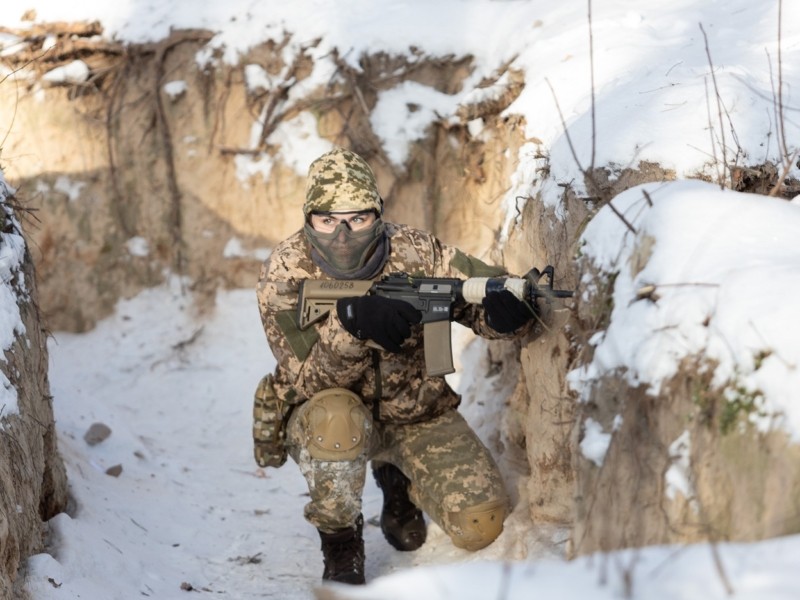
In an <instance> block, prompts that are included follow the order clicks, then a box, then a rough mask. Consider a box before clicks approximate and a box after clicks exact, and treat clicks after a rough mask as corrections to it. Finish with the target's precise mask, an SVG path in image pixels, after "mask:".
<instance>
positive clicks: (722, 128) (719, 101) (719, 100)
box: [699, 23, 728, 187]
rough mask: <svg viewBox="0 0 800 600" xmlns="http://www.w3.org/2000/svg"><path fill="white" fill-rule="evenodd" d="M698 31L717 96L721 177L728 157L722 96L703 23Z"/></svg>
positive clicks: (721, 184)
mask: <svg viewBox="0 0 800 600" xmlns="http://www.w3.org/2000/svg"><path fill="white" fill-rule="evenodd" d="M699 25H700V31H702V32H703V40H705V46H706V56H707V57H708V66H709V68H710V69H711V81H712V82H713V83H714V94H715V95H716V97H717V116H718V118H719V134H720V137H721V138H722V144H721V145H722V172H723V179H724V174H725V169H727V167H728V158H727V155H726V153H727V150H726V148H725V126H724V125H723V121H722V98H721V96H720V93H719V86H718V85H717V75H716V73H715V72H714V61H713V60H712V59H711V49H710V48H709V47H708V36H707V35H706V30H705V29H704V28H703V24H702V23H699ZM720 186H721V187H724V184H723V181H720Z"/></svg>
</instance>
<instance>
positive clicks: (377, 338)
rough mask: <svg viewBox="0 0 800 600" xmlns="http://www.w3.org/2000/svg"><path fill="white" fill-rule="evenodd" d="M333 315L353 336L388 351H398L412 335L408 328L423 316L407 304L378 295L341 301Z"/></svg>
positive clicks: (338, 302)
mask: <svg viewBox="0 0 800 600" xmlns="http://www.w3.org/2000/svg"><path fill="white" fill-rule="evenodd" d="M336 312H337V313H338V315H339V320H340V321H341V322H342V325H344V328H345V329H346V330H347V331H348V332H350V333H351V334H352V335H353V336H355V337H357V338H358V339H360V340H372V341H374V342H377V343H378V344H380V345H381V346H383V347H384V348H386V349H387V350H388V351H389V352H400V345H401V344H402V343H403V342H404V341H405V339H406V338H407V337H408V336H410V335H411V325H416V324H417V323H419V322H420V321H421V320H422V314H421V313H420V312H419V311H418V310H417V309H416V308H414V307H413V306H411V305H410V304H409V303H408V302H405V301H404V300H396V299H394V298H383V297H381V296H355V297H352V298H341V299H340V300H338V301H337V302H336Z"/></svg>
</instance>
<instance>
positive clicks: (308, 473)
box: [257, 148, 533, 584]
mask: <svg viewBox="0 0 800 600" xmlns="http://www.w3.org/2000/svg"><path fill="white" fill-rule="evenodd" d="M303 213H304V215H305V225H304V227H303V229H302V230H300V231H298V232H296V233H295V234H294V235H292V236H290V237H289V238H288V239H286V240H284V241H283V242H281V243H280V244H278V246H277V247H276V248H275V250H274V251H273V252H272V255H271V256H270V257H269V258H268V259H267V261H266V262H265V263H264V265H263V267H262V269H261V276H260V279H259V283H258V303H259V309H260V312H261V318H262V321H263V324H264V329H265V331H266V334H267V338H268V341H269V345H270V348H271V349H272V352H273V354H274V355H275V358H276V359H277V367H276V369H275V373H274V375H272V376H271V377H269V378H268V379H267V381H266V383H267V384H268V386H269V389H268V390H267V391H266V393H267V394H274V398H276V399H277V400H276V401H277V402H278V404H279V405H282V406H287V407H289V408H290V409H291V410H288V411H283V412H281V415H283V414H284V413H286V416H285V418H284V419H283V424H284V426H285V440H286V443H285V447H286V451H287V452H288V454H289V456H291V457H292V459H293V460H294V461H295V462H296V463H297V465H298V466H299V467H300V470H301V472H302V474H303V476H304V477H305V479H306V481H307V483H308V489H309V492H310V497H311V500H310V501H309V502H308V504H306V506H305V518H306V519H307V520H308V521H309V522H310V523H311V524H312V525H314V526H315V527H316V528H317V530H318V531H319V535H320V539H321V544H322V553H323V558H324V573H323V576H322V578H323V579H324V580H333V581H338V582H345V583H351V584H360V583H364V541H363V537H362V527H363V517H362V514H361V495H362V492H363V489H364V482H365V477H366V472H367V464H368V462H369V461H371V467H372V473H373V476H374V477H375V480H376V482H377V485H378V487H379V488H380V489H381V490H382V492H383V509H382V513H381V517H380V525H381V530H382V532H383V534H384V536H385V538H386V540H387V541H388V542H389V543H390V544H391V545H392V546H394V547H395V548H396V549H398V550H402V551H411V550H416V549H418V548H419V547H420V546H422V544H423V543H424V542H425V537H426V532H427V530H426V524H425V519H424V517H423V511H424V513H427V514H428V516H429V517H430V518H431V519H432V520H433V521H435V522H436V523H437V524H438V525H439V526H440V527H441V528H442V529H443V530H444V531H445V532H446V533H447V534H448V535H449V536H450V538H451V539H452V541H453V543H454V544H455V545H456V546H457V547H459V548H465V549H467V550H478V549H481V548H483V547H485V546H487V545H489V544H490V543H491V542H492V541H494V539H495V538H497V536H498V535H500V532H501V531H502V528H503V521H504V519H505V517H506V515H507V514H508V512H509V501H508V496H507V495H506V492H505V490H504V487H503V483H502V479H501V476H500V473H499V471H498V468H497V465H496V463H495V461H494V459H493V458H492V456H491V454H490V453H489V451H488V450H487V448H486V447H485V446H484V445H483V444H482V443H481V441H480V440H479V439H478V437H477V436H476V435H475V433H474V432H473V431H472V430H471V429H470V427H469V425H468V424H467V423H466V421H465V420H464V418H463V417H462V416H461V415H460V413H459V412H458V411H457V406H458V404H459V400H460V399H459V396H458V395H457V394H456V393H455V392H454V391H453V390H452V389H451V388H450V387H449V386H448V384H447V383H446V381H445V379H444V377H428V376H427V375H426V373H425V361H424V353H423V340H422V326H421V325H418V323H419V322H420V313H419V311H417V310H416V309H415V308H414V307H412V306H411V305H410V304H408V303H406V302H403V301H401V300H395V299H389V298H382V297H378V296H369V295H368V296H354V297H348V298H342V299H340V300H338V301H337V303H336V310H331V312H330V313H329V314H328V316H327V317H326V318H324V319H322V320H321V321H320V322H317V323H316V324H314V325H313V326H311V327H309V328H308V329H306V330H301V329H300V328H299V327H298V324H297V319H296V316H295V315H296V306H297V295H298V286H299V283H300V282H301V281H302V280H304V279H336V280H348V279H350V280H356V279H358V280H371V279H376V278H379V277H380V276H382V275H384V274H388V273H391V272H398V271H401V272H406V273H410V274H416V275H420V276H425V277H449V278H465V277H473V276H498V275H503V274H504V271H503V270H502V269H498V268H496V267H491V266H488V265H486V264H484V263H483V262H481V261H480V260H478V259H476V258H474V257H471V256H468V255H466V254H464V253H463V252H461V251H459V250H458V249H456V248H453V247H451V246H447V245H445V244H443V243H441V242H440V241H439V240H438V239H436V238H435V237H434V236H433V235H431V234H429V233H426V232H423V231H419V230H417V229H413V228H411V227H408V226H406V225H397V224H393V223H388V222H384V221H383V219H382V214H383V199H382V198H381V197H380V195H379V194H378V190H377V186H376V183H375V176H374V175H373V173H372V170H371V169H370V167H369V165H368V164H367V163H366V161H364V160H363V159H362V158H361V157H360V156H358V155H357V154H355V153H353V152H351V151H349V150H346V149H343V148H335V149H334V150H332V151H330V152H328V153H326V154H324V155H322V156H321V157H319V158H318V159H317V160H315V161H314V162H313V163H312V164H311V166H310V168H309V174H308V181H307V187H306V200H305V204H304V206H303ZM454 317H455V320H456V321H458V322H459V323H461V324H463V325H465V326H468V327H471V328H472V329H473V331H475V332H476V333H477V334H478V335H481V336H484V337H487V338H502V337H511V336H512V335H514V334H516V335H520V334H522V333H524V332H525V331H527V330H528V329H530V322H531V319H532V317H533V311H532V309H531V308H530V307H529V305H528V304H526V303H524V302H521V301H519V300H517V298H516V297H515V296H514V295H513V294H512V293H511V292H508V291H504V292H500V293H493V294H489V295H487V297H486V298H485V300H484V302H483V306H481V305H467V304H463V305H459V306H456V307H455V309H454ZM369 341H372V344H369V345H368V342H369ZM375 343H377V345H379V346H380V347H381V349H380V350H377V349H375V347H374V346H375ZM257 453H258V450H257ZM262 458H263V457H262ZM283 460H285V454H284V456H283ZM282 462H283V461H282V460H281V461H279V462H277V463H270V462H269V461H266V462H262V463H261V464H282Z"/></svg>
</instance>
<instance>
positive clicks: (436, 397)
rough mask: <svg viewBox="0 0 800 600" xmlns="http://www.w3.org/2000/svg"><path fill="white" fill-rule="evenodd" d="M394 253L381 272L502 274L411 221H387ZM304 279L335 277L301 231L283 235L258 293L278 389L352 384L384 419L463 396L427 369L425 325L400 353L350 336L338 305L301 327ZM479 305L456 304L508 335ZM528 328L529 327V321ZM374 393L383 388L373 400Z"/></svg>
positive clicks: (461, 315)
mask: <svg viewBox="0 0 800 600" xmlns="http://www.w3.org/2000/svg"><path fill="white" fill-rule="evenodd" d="M386 235H387V236H388V237H389V243H390V253H389V257H388V260H387V261H386V264H385V265H384V268H383V271H382V272H381V273H379V274H378V276H377V277H376V279H377V278H380V277H381V276H382V275H386V274H389V273H392V272H398V271H401V272H405V273H409V274H411V275H417V276H425V277H448V278H459V279H464V278H466V277H474V276H483V277H486V276H498V275H502V274H504V271H503V270H502V269H498V268H497V267H491V266H488V265H486V264H484V263H483V262H481V261H480V260H478V259H476V258H474V257H471V256H468V255H466V254H464V253H463V252H461V251H460V250H458V249H456V248H453V247H451V246H447V245H444V244H442V243H441V242H440V241H439V240H438V239H436V238H435V237H434V236H433V235H431V234H429V233H426V232H423V231H420V230H417V229H413V228H411V227H408V226H406V225H395V224H392V223H386ZM303 279H331V278H330V277H329V276H327V275H325V274H324V273H323V272H322V271H321V270H320V268H319V267H318V266H317V265H315V264H314V263H313V262H312V260H311V247H310V245H309V243H308V241H307V240H306V238H305V236H304V234H303V232H302V230H301V231H298V232H297V233H295V234H294V235H292V236H291V237H289V238H288V239H286V240H285V241H283V242H281V243H280V244H279V245H278V246H277V247H276V248H275V250H274V251H273V252H272V254H271V256H270V257H269V258H268V259H267V260H266V261H265V262H264V264H263V266H262V268H261V276H260V278H259V282H258V288H257V294H258V304H259V310H260V312H261V320H262V322H263V324H264V330H265V332H266V334H267V339H268V341H269V345H270V348H271V349H272V352H273V354H274V355H275V358H276V359H277V363H278V364H277V367H276V371H275V375H274V386H275V391H276V393H277V394H278V396H279V397H281V398H283V399H284V400H285V401H286V402H288V403H289V404H297V403H300V402H303V401H305V400H306V399H308V398H310V397H311V396H313V395H314V394H315V393H317V392H319V391H321V390H324V389H327V388H332V387H343V388H347V389H349V390H351V391H353V392H355V393H356V394H358V395H359V396H360V397H361V398H362V399H363V400H364V402H365V403H366V404H367V405H368V406H370V407H372V410H373V414H375V415H376V416H377V417H378V418H379V419H380V420H382V421H386V422H393V423H413V422H418V421H422V420H426V419H430V418H432V417H435V416H437V415H439V414H442V413H443V412H444V411H446V410H448V409H450V408H453V407H455V406H457V405H458V403H459V400H460V399H459V396H458V395H457V394H456V393H455V392H454V391H453V390H452V389H451V388H450V386H449V385H448V384H447V382H446V381H445V378H444V377H429V376H427V375H426V372H425V358H424V351H423V339H422V329H423V328H422V325H417V326H414V327H413V329H412V335H411V337H410V338H409V339H408V340H406V342H405V343H404V344H403V351H402V352H401V353H399V354H394V353H391V352H387V351H383V350H374V349H373V348H371V347H369V346H367V345H366V342H364V341H361V340H358V339H356V338H355V337H353V336H352V335H350V334H349V333H348V332H347V331H346V330H345V329H344V328H343V327H342V324H341V322H340V321H339V318H338V316H337V315H336V311H335V310H332V311H331V312H330V313H329V314H328V315H327V317H325V318H323V319H322V320H321V321H318V322H317V323H315V324H313V325H311V326H310V327H309V328H307V329H306V330H304V331H301V330H300V329H299V327H298V325H297V316H296V314H297V294H298V288H299V284H300V282H301V281H302V280H303ZM483 312H484V311H483V308H482V307H481V306H479V305H466V304H464V305H462V306H456V308H455V310H454V316H455V320H456V321H457V322H459V323H461V324H462V325H465V326H467V327H471V328H472V330H473V331H475V333H476V334H478V335H480V336H483V337H487V338H504V337H506V338H507V337H510V336H507V335H501V334H499V333H497V332H496V331H494V330H493V329H491V328H490V327H489V326H488V325H487V324H486V322H485V319H484V315H483ZM523 329H524V328H523ZM376 395H380V398H379V405H378V407H375V401H376Z"/></svg>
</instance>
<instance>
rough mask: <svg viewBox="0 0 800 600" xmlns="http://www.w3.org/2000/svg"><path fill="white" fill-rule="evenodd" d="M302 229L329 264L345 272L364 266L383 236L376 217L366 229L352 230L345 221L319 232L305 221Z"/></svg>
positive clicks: (381, 225)
mask: <svg viewBox="0 0 800 600" xmlns="http://www.w3.org/2000/svg"><path fill="white" fill-rule="evenodd" d="M304 231H305V234H306V238H307V239H308V241H309V242H310V243H311V245H312V246H313V247H314V248H316V250H317V252H319V253H320V255H322V257H323V258H324V259H325V261H326V262H327V263H328V264H329V265H331V266H332V267H333V268H334V269H336V270H337V271H341V272H343V273H347V272H348V271H354V270H356V269H359V268H361V267H363V266H364V264H365V263H366V262H367V259H368V258H369V256H370V253H371V252H372V250H374V249H375V246H376V245H377V243H378V242H379V241H380V239H381V237H382V236H383V231H384V224H383V221H382V220H381V219H377V220H376V221H375V222H374V223H373V224H372V225H371V226H370V227H369V228H368V229H362V230H360V231H353V230H352V229H350V227H349V226H348V225H347V224H346V223H339V224H338V225H337V226H336V229H334V230H333V231H332V232H330V233H321V232H319V231H317V230H316V229H314V228H313V227H311V225H309V224H308V223H306V225H305V227H304Z"/></svg>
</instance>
